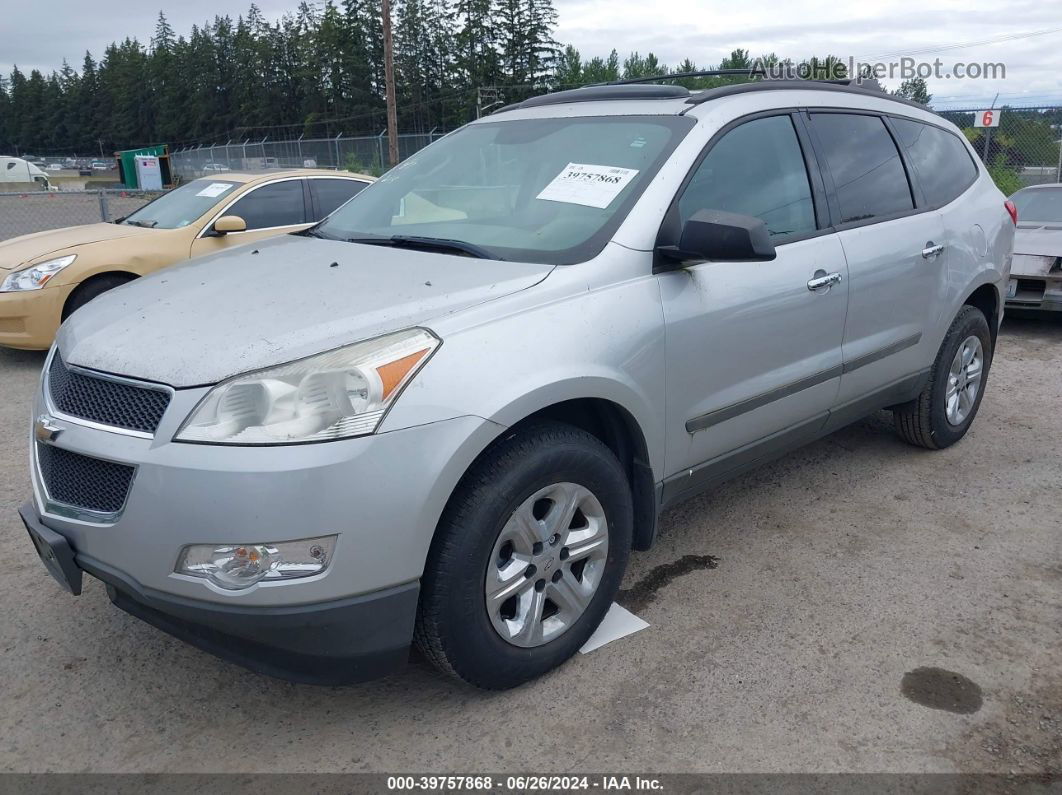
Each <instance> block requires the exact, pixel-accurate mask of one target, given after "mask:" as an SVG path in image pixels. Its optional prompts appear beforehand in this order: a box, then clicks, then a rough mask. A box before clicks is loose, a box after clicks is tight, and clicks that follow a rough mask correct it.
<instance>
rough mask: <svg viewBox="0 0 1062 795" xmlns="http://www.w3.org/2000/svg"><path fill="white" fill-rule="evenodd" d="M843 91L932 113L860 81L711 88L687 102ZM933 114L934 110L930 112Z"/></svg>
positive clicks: (772, 82) (767, 82)
mask: <svg viewBox="0 0 1062 795" xmlns="http://www.w3.org/2000/svg"><path fill="white" fill-rule="evenodd" d="M787 90H788V91H839V92H842V93H845V94H860V95H862V96H864V97H873V98H874V99H887V100H889V101H891V102H899V103H901V104H903V105H910V106H911V107H913V108H918V109H919V110H929V108H927V107H926V106H925V105H923V104H921V103H920V102H915V101H914V100H910V99H905V98H903V97H897V96H894V95H893V94H889V93H886V92H885V91H884V90H882V88H881V86H880V85H878V82H877V81H876V80H869V79H867V80H863V84H862V85H860V83H859V81H858V80H759V81H757V82H755V83H735V84H734V85H730V86H719V87H718V88H709V89H705V90H704V91H700V92H698V93H696V94H693V95H691V96H690V98H689V99H687V100H686V103H687V104H689V105H700V104H702V103H704V102H710V101H711V100H713V99H720V98H722V97H729V96H733V95H734V94H744V93H748V92H751V91H787ZM930 112H932V111H930Z"/></svg>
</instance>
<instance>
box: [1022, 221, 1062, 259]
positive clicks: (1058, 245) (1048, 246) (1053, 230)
mask: <svg viewBox="0 0 1062 795" xmlns="http://www.w3.org/2000/svg"><path fill="white" fill-rule="evenodd" d="M1014 253H1015V254H1035V255H1038V256H1041V257H1062V224H1035V225H1034V224H1032V223H1029V224H1028V225H1026V224H1024V223H1023V224H1019V226H1018V229H1017V231H1016V232H1015V233H1014Z"/></svg>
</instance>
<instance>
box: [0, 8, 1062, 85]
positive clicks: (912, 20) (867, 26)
mask: <svg viewBox="0 0 1062 795" xmlns="http://www.w3.org/2000/svg"><path fill="white" fill-rule="evenodd" d="M555 3H556V6H557V9H558V11H559V14H560V25H559V28H558V30H557V38H558V40H559V41H561V42H562V43H571V44H573V45H575V47H577V48H578V49H579V51H580V52H581V53H582V55H583V57H584V58H589V57H591V56H593V55H602V56H604V55H607V54H608V52H609V50H611V49H612V48H613V47H615V48H616V49H617V50H618V51H619V54H620V57H621V58H623V57H624V56H626V55H627V54H628V53H629V52H630V51H631V50H638V51H639V52H641V53H642V54H643V55H644V54H645V53H647V52H649V51H652V52H654V53H656V55H657V57H658V58H660V59H661V61H663V62H664V63H667V64H669V65H676V64H678V63H679V62H680V61H681V60H682V59H683V58H686V57H689V58H691V59H693V60H694V61H695V62H696V63H697V64H698V65H701V66H703V65H706V64H716V63H718V62H719V60H720V59H721V58H722V57H724V56H725V55H726V54H727V53H728V52H729V51H730V50H732V49H733V48H735V47H744V48H746V49H748V50H750V51H751V52H752V53H753V54H754V55H757V54H760V53H767V52H772V51H773V52H776V53H778V54H779V55H781V56H783V57H784V56H789V57H792V58H794V59H796V60H800V59H802V58H805V57H808V56H810V55H823V54H826V53H830V54H833V55H838V56H842V57H849V56H851V57H856V58H862V59H864V60H895V59H896V58H898V56H899V55H900V54H908V53H916V52H917V53H919V54H918V55H917V56H916V57H918V58H920V59H925V60H932V59H934V58H936V57H939V58H941V60H942V61H943V62H944V66H945V67H946V68H950V67H951V65H952V64H954V63H955V62H959V61H961V62H965V63H969V62H986V61H988V62H1002V63H1004V64H1006V67H1007V71H1006V74H1007V79H1006V80H991V81H989V80H955V79H950V80H937V81H932V80H931V81H930V91H931V93H932V94H933V95H934V104H935V105H938V106H943V105H952V106H954V105H956V104H961V103H966V102H973V103H974V104H977V103H983V101H984V100H986V99H987V100H988V101H991V99H992V98H993V96H994V95H995V94H996V92H999V95H1000V103H1001V104H1002V103H1004V102H1012V103H1014V104H1017V103H1019V102H1022V101H1043V100H1044V99H1055V100H1057V101H1059V102H1062V77H1060V75H1062V15H1060V14H1059V12H1058V5H1057V0H1047V2H1044V0H927V1H926V2H922V3H912V2H911V1H910V0H905V2H899V1H898V0H878V1H877V2H871V3H839V2H837V1H836V0H829V1H828V2H827V0H786V2H785V3H784V4H777V3H774V2H772V3H750V2H734V1H733V0H728V1H727V2H723V0H716V1H715V2H711V3H708V2H703V0H664V1H663V2H661V0H656V1H655V2H647V1H646V0H555ZM249 4H250V0H181V2H180V3H176V4H172V5H168V6H167V7H166V8H165V11H166V15H167V17H168V18H169V20H170V23H171V25H173V27H174V29H175V30H176V31H177V32H178V33H187V32H188V30H189V29H190V28H191V26H192V25H193V24H195V23H200V24H201V23H203V22H204V21H205V20H207V19H210V18H212V17H213V16H214V14H226V13H227V14H230V15H232V16H233V17H236V16H237V15H239V14H240V13H243V12H245V11H246V9H247V7H248V5H249ZM295 4H296V0H289V2H282V0H259V3H258V5H259V7H260V8H261V9H262V11H263V13H264V14H265V15H266V16H267V17H268V18H270V19H275V18H277V17H279V16H280V15H281V14H283V13H284V12H285V11H287V10H291V9H293V8H294V7H295ZM4 5H5V8H4V12H3V23H2V24H0V70H2V71H3V72H4V73H5V74H6V73H7V72H9V71H10V69H11V66H12V64H18V66H19V67H20V68H21V69H22V70H23V71H29V70H30V69H32V68H39V69H42V70H44V71H46V72H48V71H51V70H52V69H56V68H58V67H59V66H60V65H61V63H62V60H63V58H66V59H67V60H68V61H69V62H70V63H71V65H73V66H75V67H79V66H80V63H81V60H82V58H83V56H84V52H85V50H86V49H87V50H90V51H91V52H92V54H93V55H94V56H95V57H97V58H98V57H99V56H100V55H101V53H102V51H103V48H104V47H105V46H106V45H107V43H109V42H110V41H112V40H114V39H119V38H124V37H125V36H133V37H136V38H139V39H140V40H141V41H143V42H146V41H147V40H148V39H150V37H151V34H152V31H153V30H154V26H155V18H156V16H157V14H158V9H157V8H155V7H154V6H153V5H152V4H151V3H130V2H129V1H128V0H93V2H92V3H91V4H87V3H85V2H84V0H41V2H36V3H20V2H15V0H12V1H11V2H9V3H5V4H4ZM1040 31H1051V32H1049V33H1044V34H1041V35H1035V36H1024V37H1022V38H1016V37H1017V36H1023V34H1028V33H1032V32H1040ZM1006 37H1011V38H1009V39H1007V40H1002V39H1006ZM969 43H975V44H974V46H967V47H961V48H955V46H956V45H962V44H969ZM874 56H878V57H876V58H875V57H874ZM883 56H888V57H883ZM898 82H899V81H898V80H896V81H892V85H893V86H895V85H896V84H898ZM886 83H887V84H888V83H889V81H886Z"/></svg>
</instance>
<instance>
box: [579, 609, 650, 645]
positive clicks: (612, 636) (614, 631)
mask: <svg viewBox="0 0 1062 795" xmlns="http://www.w3.org/2000/svg"><path fill="white" fill-rule="evenodd" d="M648 626H649V623H648V622H647V621H642V620H641V619H640V618H638V616H636V615H634V613H632V612H631V611H630V610H627V609H626V608H623V607H620V606H619V605H618V604H616V603H615V602H613V603H612V607H610V608H609V609H608V612H607V613H605V618H604V620H602V622H601V623H600V624H599V625H598V627H597V629H596V630H595V631H594V634H593V635H591V636H590V640H588V641H587V642H586V643H584V644H583V647H582V648H581V649H579V651H581V652H582V653H583V654H589V653H590V652H592V651H593V650H594V649H600V648H601V647H602V646H604V645H605V644H606V643H611V642H612V641H614V640H619V639H620V638H622V637H623V636H625V635H633V634H634V633H635V632H638V631H639V630H643V629H645V628H646V627H648Z"/></svg>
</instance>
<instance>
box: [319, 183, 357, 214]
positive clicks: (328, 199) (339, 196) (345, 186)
mask: <svg viewBox="0 0 1062 795" xmlns="http://www.w3.org/2000/svg"><path fill="white" fill-rule="evenodd" d="M309 182H310V192H311V193H313V198H314V201H316V202H317V218H316V219H315V220H317V221H320V220H321V219H322V218H324V217H325V216H326V215H331V214H332V213H333V212H335V210H336V208H337V207H339V206H341V205H343V204H346V203H347V201H348V200H349V199H351V198H353V197H354V196H356V195H357V194H358V193H360V192H361V189H362V188H364V187H365V183H364V182H359V181H358V180H356V179H311V180H310V181H309Z"/></svg>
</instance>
